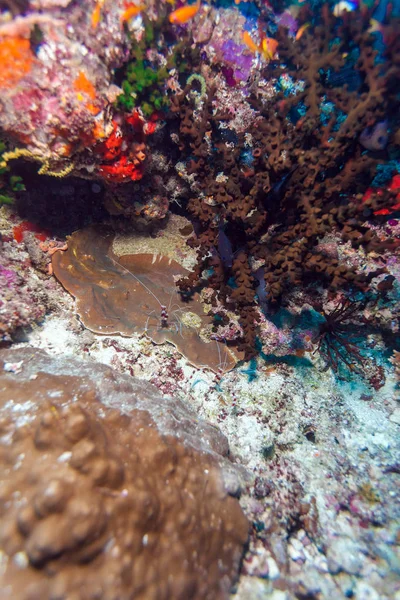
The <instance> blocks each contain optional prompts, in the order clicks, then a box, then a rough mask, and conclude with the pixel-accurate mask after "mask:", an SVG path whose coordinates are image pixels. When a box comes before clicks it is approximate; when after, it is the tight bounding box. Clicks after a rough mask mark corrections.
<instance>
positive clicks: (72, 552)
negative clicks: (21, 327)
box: [0, 349, 248, 600]
mask: <svg viewBox="0 0 400 600" xmlns="http://www.w3.org/2000/svg"><path fill="white" fill-rule="evenodd" d="M1 365H2V373H1V376H0V379H1V381H0V397H1V409H0V410H1V414H2V432H3V441H2V445H1V460H2V463H3V480H2V487H1V490H2V491H1V514H2V524H1V527H0V539H1V545H2V548H3V552H5V555H6V556H7V557H8V558H7V562H6V565H5V568H4V570H2V575H1V581H2V588H3V589H10V590H12V595H13V596H14V597H18V598H21V599H22V598H26V599H28V598H33V597H39V596H40V597H42V598H44V597H46V598H50V597H55V596H65V597H67V596H68V597H69V596H71V595H74V597H77V598H90V597H94V596H96V597H99V598H100V597H101V598H104V599H105V598H119V599H120V600H123V599H124V598H126V599H127V598H132V597H137V598H149V597H165V598H177V599H178V598H181V599H182V600H184V599H187V598H189V597H190V598H199V599H200V598H210V597H213V598H228V593H229V589H230V587H231V585H232V582H233V580H234V578H235V577H236V576H237V571H238V566H239V561H240V557H241V553H242V549H243V544H244V543H245V542H246V539H247V532H248V524H247V520H246V518H245V517H244V515H243V513H242V511H241V509H240V506H239V503H238V501H237V499H235V498H233V497H231V496H230V495H229V494H228V492H227V491H226V489H225V485H224V475H223V472H224V470H226V473H227V474H228V476H227V479H229V481H230V485H231V486H232V485H233V486H234V473H235V471H234V469H233V466H231V467H230V466H229V463H228V461H227V459H225V458H223V456H224V455H226V454H227V452H228V448H227V442H226V439H225V438H224V436H222V434H220V433H219V432H218V431H217V430H216V429H215V428H213V427H211V426H209V425H207V424H206V423H205V422H201V421H198V420H197V419H195V418H194V416H193V415H192V414H191V413H190V412H188V410H187V409H185V408H184V406H183V405H182V404H181V403H179V402H176V401H173V400H172V399H168V398H162V397H160V396H159V395H158V392H157V390H156V389H155V388H153V389H152V388H149V386H147V385H146V386H145V387H144V386H143V385H142V384H140V383H139V382H136V381H134V380H132V379H130V378H128V377H125V376H120V375H117V374H116V373H115V372H113V371H112V370H111V369H110V368H108V367H105V366H101V365H97V366H96V367H95V368H93V365H91V364H89V363H84V362H81V361H79V360H76V359H75V360H73V359H68V360H63V359H57V360H55V359H52V358H50V357H49V356H48V355H46V354H45V353H44V352H41V351H36V352H33V351H31V350H29V349H25V350H9V351H4V350H3V351H1ZM224 464H225V466H224ZM219 465H221V466H219ZM237 485H238V482H237V483H236V486H237ZM233 491H234V492H235V493H236V492H237V487H236V489H234V490H233Z"/></svg>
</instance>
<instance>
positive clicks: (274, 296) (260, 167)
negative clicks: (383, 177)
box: [171, 9, 398, 356]
mask: <svg viewBox="0 0 400 600" xmlns="http://www.w3.org/2000/svg"><path fill="white" fill-rule="evenodd" d="M367 19H368V13H367V16H366V15H365V14H361V13H360V14H358V15H357V18H354V13H353V14H352V18H351V19H337V18H336V17H334V16H333V15H332V14H330V13H329V12H328V11H327V10H326V9H323V10H322V12H321V16H320V18H319V20H318V19H316V23H315V24H313V25H312V26H311V27H309V28H308V29H307V30H306V31H305V33H304V34H303V35H302V36H301V38H300V39H298V40H293V39H292V38H291V37H290V35H289V33H288V32H287V31H286V30H285V29H283V28H282V27H280V28H279V30H278V34H277V40H278V41H279V56H280V60H281V61H282V62H283V63H284V65H285V66H284V67H282V69H283V68H284V69H285V72H286V73H288V74H289V75H290V77H291V78H292V80H293V81H294V82H298V81H302V82H303V85H302V86H298V87H296V88H294V90H293V92H292V93H291V94H290V95H288V94H285V93H284V92H280V93H279V94H278V95H277V96H276V97H275V98H274V99H273V100H272V101H270V102H268V103H267V104H264V103H262V102H261V101H260V100H259V99H258V98H257V95H256V94H254V93H253V94H250V96H249V100H248V101H249V103H250V104H251V106H252V107H253V108H254V109H256V110H257V111H258V112H259V116H258V117H257V118H256V119H255V122H254V124H253V126H251V127H249V128H248V129H247V131H246V134H245V135H243V134H236V136H234V141H232V143H230V142H229V143H228V142H224V139H223V132H224V129H222V130H221V127H220V125H219V124H220V123H221V122H223V123H224V122H229V120H230V115H229V114H227V113H221V112H220V111H219V110H214V104H215V101H214V97H215V87H213V86H212V85H211V86H209V89H208V95H207V98H206V99H205V100H204V101H203V103H202V106H201V107H198V106H196V105H195V103H194V101H193V99H191V97H190V94H189V91H190V89H189V86H187V87H186V88H185V89H184V90H183V91H182V93H181V94H177V95H176V96H175V97H174V98H172V104H171V110H172V112H174V113H175V114H176V115H177V117H178V119H179V147H180V149H181V151H183V152H186V155H187V162H186V168H187V172H188V174H193V175H194V183H193V185H192V194H191V198H190V199H189V201H188V203H187V208H188V210H189V212H190V213H191V215H192V218H193V220H194V221H195V222H197V223H198V226H197V229H196V236H195V237H194V239H193V244H194V245H195V246H196V247H197V248H198V266H197V268H196V269H195V271H194V272H193V273H192V274H190V276H189V277H188V278H185V279H184V280H181V282H180V287H181V289H182V291H184V292H190V290H191V289H193V287H195V286H196V285H198V284H200V283H202V282H203V283H204V280H207V276H206V277H205V278H204V279H202V277H203V274H204V273H205V272H206V273H207V272H210V270H211V272H212V277H211V278H210V279H209V280H208V284H209V285H211V286H212V287H213V288H214V289H215V290H216V296H218V299H219V300H221V301H222V302H223V303H225V304H227V305H228V306H232V307H236V310H238V311H239V313H240V323H241V325H242V327H243V330H244V332H245V338H246V339H245V340H244V341H243V344H242V347H241V349H244V350H245V351H246V353H247V355H248V356H250V355H251V354H254V352H255V349H254V336H255V334H254V331H255V325H256V311H255V308H254V307H255V304H256V298H255V292H254V288H255V287H256V281H255V277H254V269H253V264H254V263H255V264H256V265H257V269H259V268H260V267H262V268H263V273H264V277H263V278H264V282H265V286H266V290H265V292H264V295H265V296H266V300H267V301H269V302H275V303H276V302H278V301H279V300H280V298H281V296H282V294H285V293H287V292H288V291H289V290H290V289H292V288H293V287H294V286H299V285H305V284H307V283H309V282H311V281H312V282H315V281H316V280H318V281H319V282H321V283H323V284H325V285H327V286H328V287H329V288H330V289H331V290H340V289H342V288H343V287H346V286H347V287H350V288H358V289H361V290H366V289H368V287H369V285H370V283H371V280H372V279H373V278H374V277H376V276H378V275H379V274H382V273H383V272H385V270H384V268H377V269H376V270H371V271H370V272H369V273H357V272H355V271H354V270H353V269H349V268H348V267H346V265H344V264H340V263H339V262H338V261H337V260H336V259H335V258H333V257H332V256H327V255H326V254H325V253H324V252H321V251H318V247H317V246H318V243H319V242H320V241H321V240H323V238H324V236H325V235H326V234H328V233H330V232H332V231H334V230H337V231H339V232H340V234H341V238H342V240H343V241H344V242H347V241H350V242H351V244H352V245H353V247H355V248H357V247H360V246H361V247H362V248H363V249H364V250H365V252H367V253H371V252H384V251H385V250H393V249H394V248H396V247H397V246H398V240H397V241H396V240H393V239H390V237H389V238H388V239H386V240H385V239H380V237H379V236H377V235H376V234H375V233H374V232H373V230H372V229H371V227H369V226H368V220H369V219H370V217H372V216H373V213H374V212H375V214H376V213H377V212H378V211H379V209H382V208H385V209H386V208H390V207H391V206H395V205H396V203H397V201H396V197H397V194H396V191H395V190H390V191H389V189H388V190H387V191H386V192H385V193H383V194H382V193H379V194H378V193H377V192H375V193H372V194H370V195H369V196H368V197H365V196H364V194H365V192H366V190H367V188H368V186H369V183H370V181H371V175H372V173H373V171H374V167H375V166H376V163H377V159H376V157H374V156H373V155H372V154H368V153H365V152H363V151H362V148H361V147H360V145H359V142H358V137H359V136H360V134H361V133H362V131H363V130H364V129H365V127H366V126H367V125H368V124H369V123H370V122H371V121H375V120H376V119H379V118H381V117H383V116H384V115H386V116H387V115H392V114H394V113H395V112H396V110H397V108H396V107H398V98H397V97H396V94H395V80H396V77H397V76H398V67H397V58H396V57H397V56H398V49H397V47H396V45H395V44H392V45H389V44H388V46H387V49H386V52H385V54H384V56H381V57H379V58H380V60H379V62H378V61H377V60H376V59H377V56H378V51H377V50H375V49H374V40H375V38H374V36H373V34H371V33H369V32H368V31H366V29H367V27H366V23H367V22H368V20H367ZM355 47H356V48H357V52H358V59H357V60H356V61H354V59H352V58H351V57H352V56H354V52H353V50H354V48H355ZM351 52H353V54H351ZM346 57H347V58H346ZM348 61H353V62H352V63H351V64H352V67H353V69H355V70H356V71H357V72H358V74H359V77H360V81H361V83H360V85H359V90H362V93H361V92H360V91H358V90H357V91H356V92H355V91H350V90H349V89H348V88H347V86H346V84H342V85H331V86H329V85H327V84H326V82H327V78H328V82H329V76H330V74H331V73H333V72H334V71H339V72H340V70H341V69H344V68H346V66H347V64H348ZM270 68H271V67H269V66H267V67H266V70H265V73H266V74H268V73H272V74H273V75H274V76H275V77H276V76H278V75H279V71H278V69H277V68H276V67H275V69H274V70H272V71H268V69H270ZM277 71H278V72H277ZM326 106H328V108H329V118H328V120H326V118H325V117H324V111H326ZM249 140H251V143H249ZM248 151H250V153H251V160H250V166H247V165H246V164H245V161H244V154H245V152H248ZM362 199H363V200H362ZM222 238H224V239H226V240H228V242H230V244H231V250H230V255H231V256H230V258H229V259H227V258H226V256H224V255H223V253H222V251H221V248H220V245H221V239H222ZM225 247H227V244H226V243H225ZM233 257H234V258H233Z"/></svg>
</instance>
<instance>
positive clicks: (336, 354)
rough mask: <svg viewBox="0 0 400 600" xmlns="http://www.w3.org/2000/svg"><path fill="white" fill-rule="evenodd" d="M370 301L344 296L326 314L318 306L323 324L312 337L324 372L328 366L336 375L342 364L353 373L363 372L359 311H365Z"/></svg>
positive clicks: (363, 361)
mask: <svg viewBox="0 0 400 600" xmlns="http://www.w3.org/2000/svg"><path fill="white" fill-rule="evenodd" d="M369 300H370V299H368V298H364V299H362V300H356V299H354V298H348V297H345V296H343V297H342V298H341V299H340V300H339V302H338V304H337V306H336V307H335V308H334V309H333V310H332V311H331V312H329V313H328V312H326V311H325V310H324V308H323V307H322V306H321V305H320V306H318V310H319V312H320V313H321V315H322V316H323V317H324V321H323V322H322V323H321V325H320V328H319V332H318V334H317V335H316V336H315V338H314V341H315V343H317V344H318V345H317V348H316V350H315V352H319V353H320V354H321V356H322V358H323V359H324V361H325V363H326V368H327V369H328V368H329V367H331V368H332V369H333V371H335V373H337V372H338V370H339V368H340V364H343V365H345V366H346V367H347V368H348V369H350V370H351V371H353V372H358V373H361V372H362V367H363V365H364V364H365V360H366V359H365V357H364V356H363V355H362V353H361V352H360V350H359V341H360V335H361V333H362V317H361V318H360V312H362V311H363V310H364V308H365V307H366V305H367V304H368V302H369ZM316 308H317V307H316ZM364 327H365V325H364Z"/></svg>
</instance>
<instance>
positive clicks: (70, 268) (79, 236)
mask: <svg viewBox="0 0 400 600" xmlns="http://www.w3.org/2000/svg"><path fill="white" fill-rule="evenodd" d="M113 238H114V235H113V232H112V230H110V229H107V228H105V227H103V228H100V227H89V228H87V229H85V230H82V231H78V232H76V233H74V234H73V235H72V236H70V238H69V241H68V250H67V251H66V252H63V253H61V252H57V253H55V254H53V259H52V264H53V269H54V274H55V276H56V277H57V279H59V281H61V283H62V284H63V286H64V287H65V288H66V289H67V290H68V291H69V292H70V293H71V294H72V295H73V296H74V297H75V298H76V299H77V312H78V314H79V316H80V318H81V319H82V322H83V323H84V325H85V326H86V327H88V328H89V329H91V330H92V331H96V332H97V333H101V334H115V333H118V334H120V335H124V336H129V335H132V334H133V333H146V334H147V335H148V337H149V338H150V339H152V340H153V342H155V343H156V344H160V343H163V342H165V341H168V342H170V343H171V344H173V345H174V346H176V348H177V349H178V351H179V352H181V353H182V354H184V355H185V356H186V358H187V359H188V360H189V362H191V363H192V364H194V365H197V366H198V367H202V366H204V367H208V368H210V369H212V370H214V371H217V370H221V371H225V370H229V369H231V368H232V367H233V366H234V365H235V364H236V361H237V360H238V359H239V358H240V355H239V356H238V355H237V354H236V353H234V352H231V351H230V350H229V349H228V348H227V347H226V346H225V345H224V344H222V343H219V342H217V341H214V340H213V339H212V336H211V334H212V331H211V319H210V318H209V317H207V316H206V315H205V314H204V309H203V306H202V304H201V302H200V301H199V299H198V298H195V299H194V301H193V302H191V303H190V304H189V305H187V304H185V302H183V301H182V300H181V298H180V297H179V294H178V291H177V289H176V286H175V279H176V278H177V277H179V276H181V277H182V276H185V275H186V273H187V272H188V271H187V270H186V269H184V268H183V267H182V266H181V265H179V264H178V263H177V262H176V261H174V260H171V259H170V258H167V257H165V256H160V255H158V256H157V255H154V254H134V255H126V256H120V257H118V256H116V255H115V254H114V253H113V251H112V241H113Z"/></svg>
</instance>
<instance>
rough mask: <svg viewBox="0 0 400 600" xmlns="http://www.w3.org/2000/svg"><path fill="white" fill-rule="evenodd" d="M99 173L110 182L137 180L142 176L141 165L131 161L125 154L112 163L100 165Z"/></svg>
mask: <svg viewBox="0 0 400 600" xmlns="http://www.w3.org/2000/svg"><path fill="white" fill-rule="evenodd" d="M100 174H101V175H103V177H104V178H105V179H107V181H109V182H111V183H125V182H127V181H129V180H130V181H138V180H139V179H141V178H142V177H143V171H142V169H141V167H138V166H136V165H134V164H133V163H131V162H130V161H129V160H128V157H127V156H122V157H121V158H120V159H119V160H117V161H115V162H114V163H113V164H112V165H100Z"/></svg>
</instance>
